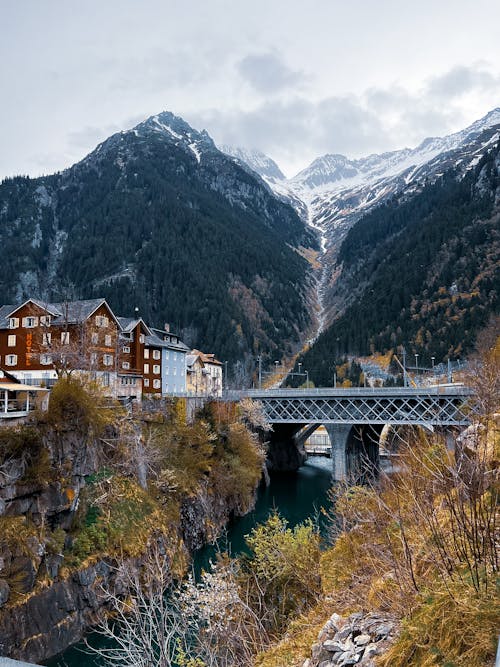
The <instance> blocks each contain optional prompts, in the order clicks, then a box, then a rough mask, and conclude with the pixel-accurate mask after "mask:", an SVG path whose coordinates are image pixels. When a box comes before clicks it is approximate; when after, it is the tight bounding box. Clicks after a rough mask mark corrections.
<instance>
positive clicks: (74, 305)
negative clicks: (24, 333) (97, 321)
mask: <svg viewBox="0 0 500 667" xmlns="http://www.w3.org/2000/svg"><path fill="white" fill-rule="evenodd" d="M27 303H34V304H35V305H36V306H38V307H39V308H42V309H43V310H45V311H46V312H47V313H49V314H50V315H52V316H53V318H54V319H53V321H52V322H53V324H56V325H57V324H79V323H80V322H84V321H85V320H87V319H88V318H89V317H90V316H91V315H92V313H94V312H95V311H96V310H97V309H98V308H99V307H100V306H102V305H103V304H104V305H105V306H106V308H107V309H108V311H109V313H110V315H111V317H112V318H113V319H114V321H115V322H116V323H117V324H118V326H119V322H118V320H117V318H116V316H115V314H114V313H113V311H112V310H111V308H110V306H109V305H108V303H107V301H106V299H102V298H101V299H82V300H78V301H63V302H61V303H45V302H43V301H40V300H39V299H27V300H26V301H24V302H23V303H21V304H18V305H14V306H0V329H8V328H9V317H10V316H11V315H13V314H14V313H15V312H16V311H17V310H19V309H20V308H22V307H23V306H25V305H26V304H27Z"/></svg>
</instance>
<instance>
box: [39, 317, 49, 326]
mask: <svg viewBox="0 0 500 667" xmlns="http://www.w3.org/2000/svg"><path fill="white" fill-rule="evenodd" d="M40 324H41V325H42V326H44V327H50V315H40Z"/></svg>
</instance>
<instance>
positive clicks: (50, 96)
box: [0, 0, 500, 178]
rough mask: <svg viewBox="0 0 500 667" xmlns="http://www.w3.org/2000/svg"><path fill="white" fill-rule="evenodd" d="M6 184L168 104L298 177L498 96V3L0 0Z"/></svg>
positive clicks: (1, 151)
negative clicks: (317, 164)
mask: <svg viewBox="0 0 500 667" xmlns="http://www.w3.org/2000/svg"><path fill="white" fill-rule="evenodd" d="M0 26H1V38H0V63H1V64H0V91H1V104H0V178H1V177H3V176H7V175H13V174H19V173H23V174H30V175H39V174H41V173H51V172H53V171H56V170H58V169H62V168H64V167H67V166H69V165H70V164H72V163H73V162H75V161H77V160H79V159H81V158H82V157H83V156H84V155H85V154H86V153H88V152H89V151H90V150H92V148H94V147H95V145H96V144H97V143H98V142H99V141H101V140H103V139H104V138H106V137H107V136H109V135H110V134H112V133H113V132H116V131H118V130H120V129H125V128H129V127H131V126H133V125H134V124H136V123H137V122H139V121H140V120H142V119H144V118H145V117H147V116H149V115H151V114H153V113H158V112H159V111H161V110H169V111H173V112H174V113H176V114H178V115H181V116H183V117H184V118H185V119H186V120H187V121H188V122H190V123H191V124H192V125H194V126H195V127H196V128H198V129H202V128H206V129H207V130H208V131H209V132H210V134H211V135H212V136H213V137H214V139H215V140H216V142H218V143H230V144H235V145H240V146H246V147H249V148H251V147H254V148H258V149H260V150H262V151H264V152H266V153H268V154H269V155H271V156H272V157H273V158H274V159H275V160H276V161H277V162H278V163H279V164H280V166H281V167H282V169H283V170H284V171H285V173H287V175H292V174H293V173H295V172H296V171H298V170H299V169H301V168H302V167H304V166H306V165H307V164H308V163H309V162H310V161H311V160H312V159H314V158H315V157H317V156H318V155H321V154H324V153H327V152H336V153H344V154H347V155H348V156H350V157H359V156H361V155H366V154H368V153H371V152H380V151H384V150H390V149H394V148H400V147H403V146H414V145H416V144H418V143H419V142H420V141H421V140H422V139H424V138H425V137H426V136H435V135H442V134H447V133H449V132H452V131H456V130H459V129H461V128H463V127H465V126H466V125H468V124H469V123H471V122H472V121H474V120H476V119H477V118H479V117H481V116H483V115H484V114H485V113H487V112H488V111H489V110H491V109H492V108H494V107H499V106H500V39H498V36H499V26H500V2H498V0H419V1H418V2H415V1H414V0H412V1H411V2H410V1H408V0H377V1H375V0H343V1H340V0H308V2H305V1H304V0H251V1H250V2H248V1H242V0H241V1H238V0H227V1H226V0H183V1H182V2H180V1H178V0H177V1H175V0H84V1H82V0H0Z"/></svg>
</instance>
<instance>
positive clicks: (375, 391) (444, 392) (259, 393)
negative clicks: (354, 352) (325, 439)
mask: <svg viewBox="0 0 500 667" xmlns="http://www.w3.org/2000/svg"><path fill="white" fill-rule="evenodd" d="M471 394H472V391H471V389H469V388H468V387H466V386H465V385H463V384H445V385H435V386H430V387H347V388H335V387H314V388H309V389H306V388H305V387H300V388H298V389H240V390H236V389H230V390H226V391H225V392H224V398H227V399H228V400H231V399H233V400H239V399H241V398H244V397H245V396H248V397H250V398H259V397H261V398H272V397H276V398H280V397H283V398H287V397H294V396H300V397H301V398H304V397H306V396H314V397H321V396H329V397H330V396H333V397H335V396H470V395H471Z"/></svg>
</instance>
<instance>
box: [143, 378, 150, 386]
mask: <svg viewBox="0 0 500 667" xmlns="http://www.w3.org/2000/svg"><path fill="white" fill-rule="evenodd" d="M144 386H145V387H149V378H144Z"/></svg>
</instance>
